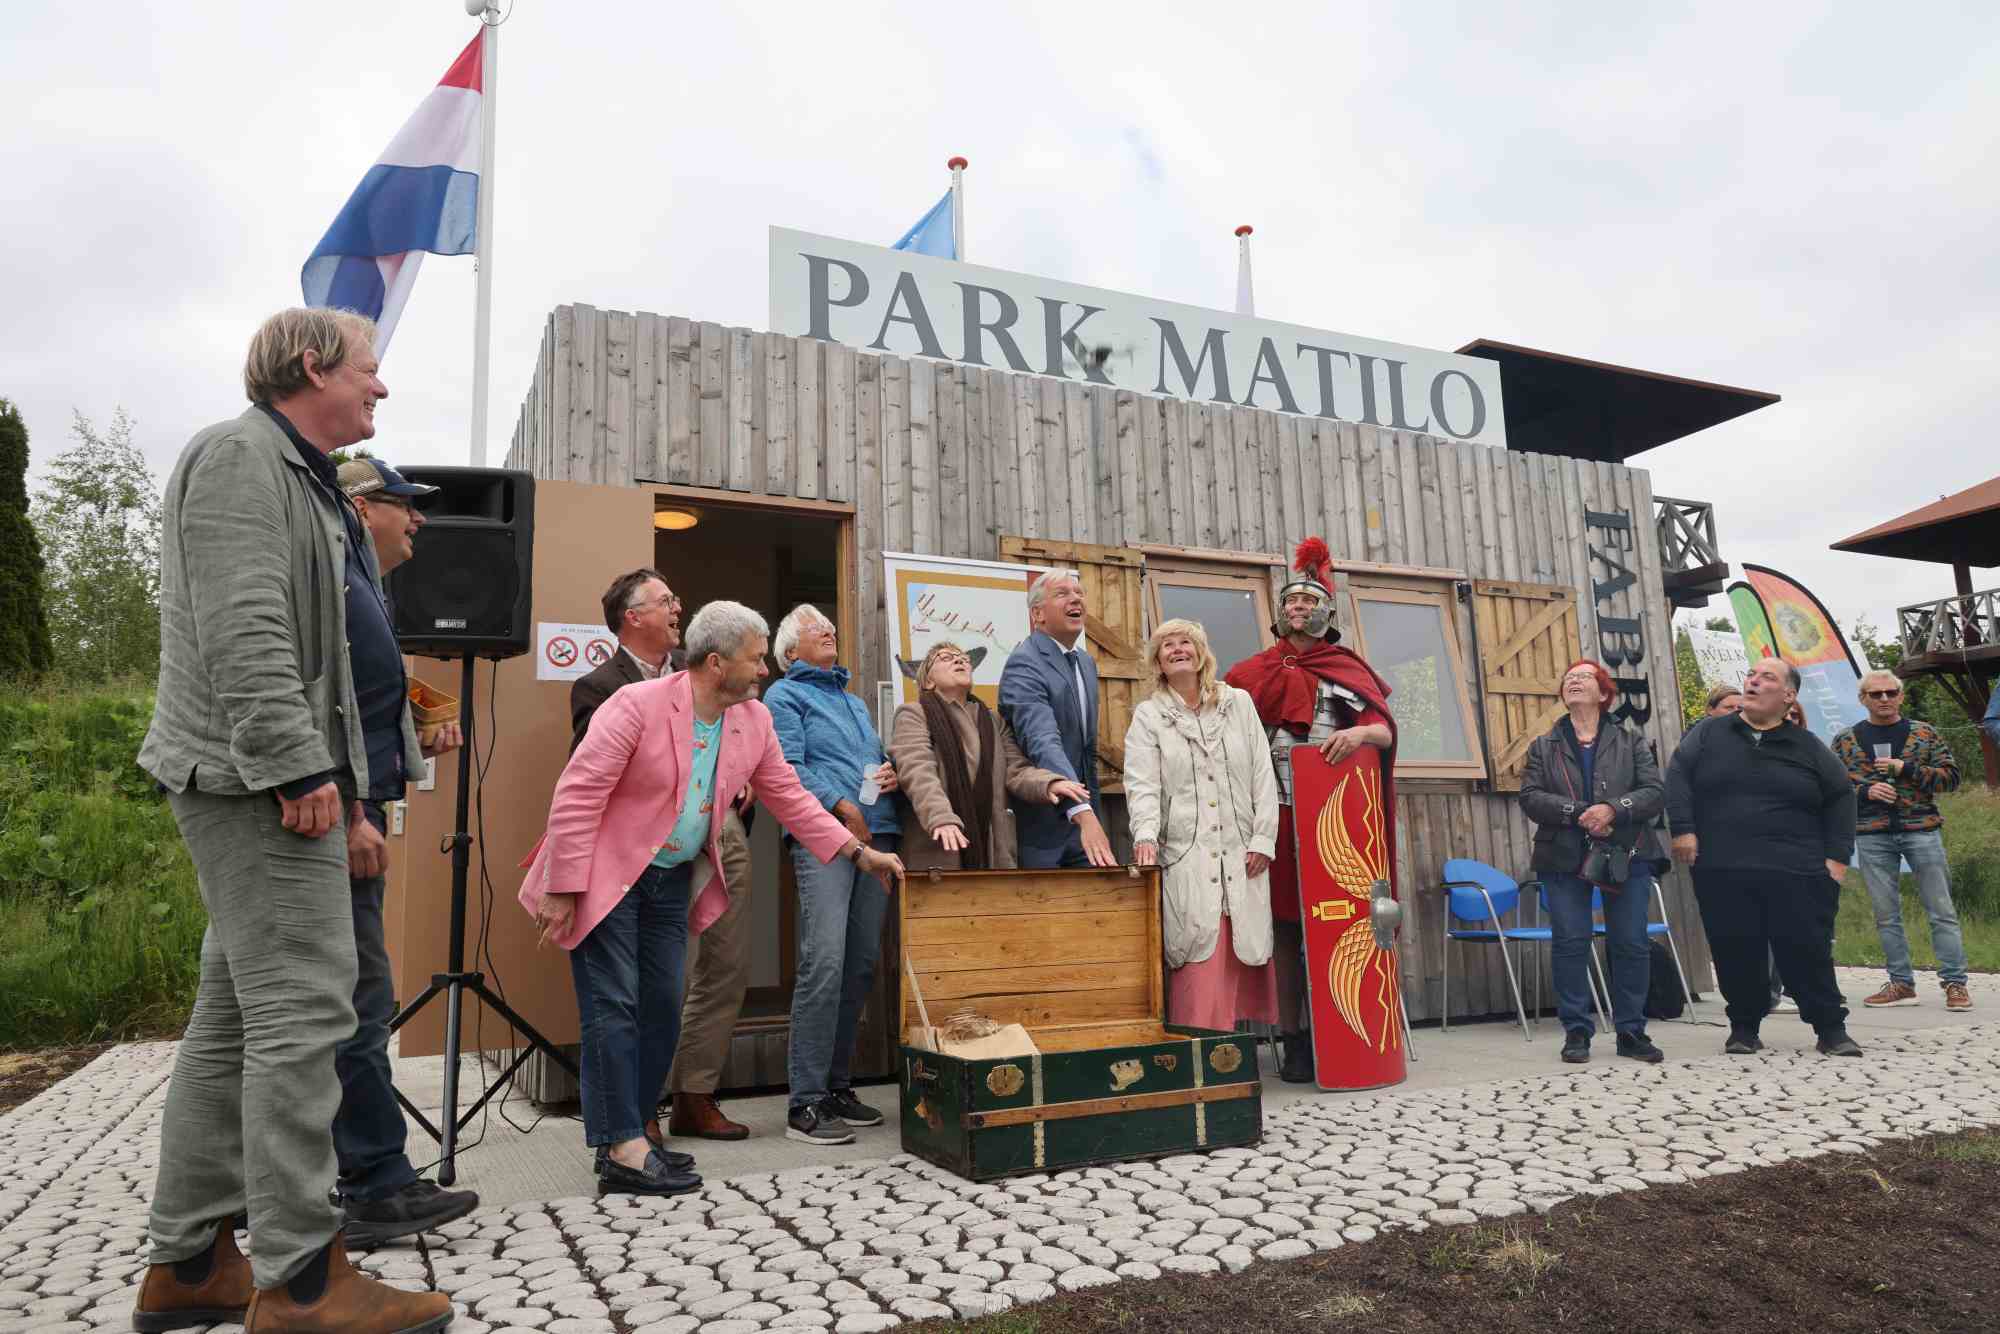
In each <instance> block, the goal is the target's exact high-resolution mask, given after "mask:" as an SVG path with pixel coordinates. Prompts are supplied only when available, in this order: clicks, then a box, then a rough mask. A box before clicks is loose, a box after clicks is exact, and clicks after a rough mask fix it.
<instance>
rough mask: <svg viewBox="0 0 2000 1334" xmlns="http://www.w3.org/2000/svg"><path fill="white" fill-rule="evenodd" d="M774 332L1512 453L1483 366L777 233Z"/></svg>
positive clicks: (1494, 388)
mask: <svg viewBox="0 0 2000 1334" xmlns="http://www.w3.org/2000/svg"><path fill="white" fill-rule="evenodd" d="M771 329H772V331H773V332H774V333H781V334H792V335H804V336H806V337H810V338H823V339H826V340H827V341H829V342H835V343H845V344H847V345H849V346H851V347H858V348H865V349H867V350H869V351H871V352H888V353H894V354H896V355H898V356H921V357H934V358H937V359H939V360H942V361H957V362H963V363H964V364H966V365H968V366H991V367H994V368H996V369H1000V370H1012V371H1020V372H1024V373H1027V374H1032V375H1052V376H1056V377H1058V378H1060V379H1065V380H1077V381H1081V382H1085V383H1090V384H1102V385H1112V386H1115V387H1117V388H1120V389H1133V390H1137V391H1139V392H1142V393H1151V394H1168V395H1171V396H1173V397H1175V398H1186V399H1195V400H1199V401H1203V402H1212V403H1233V404H1238V405H1241V406H1244V407H1256V408H1269V409H1272V410H1274V411H1277V412H1290V413H1296V414H1299V415H1302V416H1311V417H1326V418H1331V419H1336V420H1340V421H1352V422H1363V423H1366V424H1368V425H1371V426H1382V427H1387V428H1389V429H1391V430H1398V431H1423V432H1427V433H1429V434H1432V435H1438V436H1443V437H1446V438H1449V439H1453V440H1469V441H1476V442H1477V443H1479V444H1482V445H1493V446H1496V447H1504V446H1505V445H1506V443H1507V433H1506V414H1505V413H1504V412H1503V411H1502V408H1501V400H1500V368H1499V366H1498V365H1497V364H1495V363H1494V362H1491V361H1488V360H1486V359H1485V358H1483V357H1465V356H1460V355H1458V354H1457V353H1452V352H1438V351H1433V350H1431V349H1428V348H1420V347H1405V346H1403V345H1401V344H1399V343H1384V342H1380V341H1378V340H1376V339H1372V338H1356V337H1353V336H1352V335H1349V334H1337V333H1328V332H1326V331H1324V330H1319V329H1307V328H1302V327H1300V326H1298V325H1292V324H1279V323H1276V322H1275V321H1271V320H1260V319H1254V318H1248V317H1245V316H1241V315H1231V314H1228V313H1226V312H1223V311H1219V310H1203V309H1202V308H1200V307H1198V306H1182V305H1176V304H1174V303H1172V302H1166V301H1155V300H1153V299H1151V298H1149V297H1141V296H1132V295H1129V294H1127V293H1123V292H1107V291H1101V290H1099V289H1097V288H1094V287H1081V286H1078V285H1077V284H1074V283H1064V282H1057V281H1054V280H1053V279H1048V278H1035V277H1030V276H1028V275H1026V274H1020V273H1008V272H1005V271H1003V270H1000V269H987V268H980V267H978V266H976V265H972V264H961V263H959V262H958V261H956V260H949V259H935V258H933V257H931V256H929V255H918V254H913V253H911V252H909V251H903V250H888V249H885V248H883V247H881V246H871V245H861V244H858V243H856V242H853V241H842V240H838V239H835V238H833V237H828V236H814V235H812V234H811V233H808V232H797V231H792V230H790V229H789V228H784V227H773V228H771Z"/></svg>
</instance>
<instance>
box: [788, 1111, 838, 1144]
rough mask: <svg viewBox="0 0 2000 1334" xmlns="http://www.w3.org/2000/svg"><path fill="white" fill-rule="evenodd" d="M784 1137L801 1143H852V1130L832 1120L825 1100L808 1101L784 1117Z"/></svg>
mask: <svg viewBox="0 0 2000 1334" xmlns="http://www.w3.org/2000/svg"><path fill="white" fill-rule="evenodd" d="M785 1138H786V1139H795V1140H797V1141H799V1143H801V1144H852V1143H854V1132H853V1131H852V1130H847V1129H844V1128H842V1127H841V1126H839V1125H838V1124H836V1123H835V1122H834V1121H833V1119H832V1117H831V1116H830V1115H829V1114H828V1112H827V1110H826V1103H825V1102H821V1103H819V1104H818V1105H813V1104H811V1103H808V1104H807V1105H806V1106H804V1107H794V1108H792V1113H791V1115H790V1116H787V1117H786V1118H785Z"/></svg>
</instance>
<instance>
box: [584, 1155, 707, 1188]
mask: <svg viewBox="0 0 2000 1334" xmlns="http://www.w3.org/2000/svg"><path fill="white" fill-rule="evenodd" d="M700 1189H701V1178H700V1177H698V1176H696V1175H695V1174H694V1173H692V1172H677V1171H675V1170H674V1169H673V1168H671V1167H669V1166H667V1160H666V1159H665V1158H664V1157H662V1156H661V1154H660V1151H659V1150H658V1149H648V1150H647V1151H646V1165H645V1167H643V1168H641V1169H640V1170H638V1171H636V1172H635V1171H633V1170H632V1169H631V1168H629V1167H627V1166H625V1164H623V1163H621V1162H619V1161H618V1160H617V1159H616V1158H613V1157H612V1156H611V1155H610V1154H608V1153H607V1154H606V1155H605V1156H604V1161H603V1162H602V1163H600V1164H598V1167H597V1194H598V1196H599V1197H600V1198H602V1197H603V1196H606V1195H685V1194H687V1193H688V1192H689V1191H695V1190H700Z"/></svg>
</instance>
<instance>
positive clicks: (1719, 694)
mask: <svg viewBox="0 0 2000 1334" xmlns="http://www.w3.org/2000/svg"><path fill="white" fill-rule="evenodd" d="M1742 693H1743V687H1742V686H1741V685H1731V684H1730V683H1729V682H1727V681H1718V682H1716V683H1715V684H1714V685H1712V686H1710V687H1709V688H1708V704H1707V708H1708V709H1709V711H1710V712H1713V711H1714V709H1715V706H1716V705H1718V704H1720V703H1722V701H1723V700H1725V699H1728V698H1729V697H1730V696H1731V695H1740V694H1742Z"/></svg>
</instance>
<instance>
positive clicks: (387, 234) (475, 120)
mask: <svg viewBox="0 0 2000 1334" xmlns="http://www.w3.org/2000/svg"><path fill="white" fill-rule="evenodd" d="M479 53H480V40H479V38H478V37H477V36H475V37H474V38H473V39H472V40H471V42H469V43H467V44H466V48H465V49H464V50H463V51H461V52H459V53H458V59H456V60H454V61H452V62H451V68H450V69H448V70H446V71H445V74H444V78H442V79H440V80H439V81H438V86H437V87H435V88H433V89H431V92H430V96H428V97H426V98H425V99H424V100H423V103H422V105H420V106H419V107H418V108H417V114H416V115H414V116H412V117H410V119H409V121H408V122H407V123H405V124H404V126H403V128H402V130H401V131H400V132H399V133H398V134H397V135H396V137H395V138H394V139H392V140H390V141H389V147H388V148H386V149H384V150H383V153H382V156H381V157H379V158H377V159H376V161H375V165H374V166H373V167H370V168H369V169H368V174H367V175H366V176H363V177H362V178H361V184H360V185H359V186H357V187H356V188H355V191H354V193H353V194H352V195H350V196H349V197H348V200H347V204H346V206H345V207H343V208H342V209H341V210H340V214H339V216H338V217H336V218H334V220H333V225H332V226H331V227H329V228H327V229H326V235H325V236H324V237H322V238H321V239H320V243H319V244H318V245H317V246H315V247H314V248H313V252H312V258H310V259H308V260H307V261H306V266H305V268H304V269H303V270H302V271H301V272H300V274H299V281H300V284H301V285H302V286H303V287H304V288H305V297H306V304H307V305H308V306H335V307H339V308H341V309H345V310H358V311H360V312H361V313H362V314H364V315H367V316H369V317H370V318H372V319H373V320H374V321H375V328H376V337H375V355H377V356H378V357H379V356H381V355H382V354H383V353H384V352H386V351H387V350H388V346H389V336H390V335H391V334H393V333H394V332H395V330H396V320H397V318H398V317H399V316H401V315H402V313H403V305H404V303H405V302H407V301H408V300H409V299H410V288H411V286H412V285H413V284H415V282H416V280H417V269H418V268H419V267H420V266H421V265H422V263H423V258H424V252H425V251H429V252H430V253H431V254H434V255H467V254H471V253H472V252H473V250H474V247H475V243H476V235H475V234H476V232H477V230H478V226H477V222H478V216H479V132H480V120H479V99H480V58H479Z"/></svg>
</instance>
